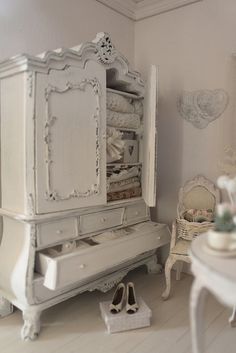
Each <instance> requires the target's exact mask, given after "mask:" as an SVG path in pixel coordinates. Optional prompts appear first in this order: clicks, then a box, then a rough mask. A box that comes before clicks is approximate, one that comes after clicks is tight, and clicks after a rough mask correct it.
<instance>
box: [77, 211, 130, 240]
mask: <svg viewBox="0 0 236 353" xmlns="http://www.w3.org/2000/svg"><path fill="white" fill-rule="evenodd" d="M123 216H124V208H115V209H113V210H109V211H103V212H97V213H91V214H88V215H84V216H81V217H80V233H81V234H86V233H92V232H95V231H99V230H103V229H107V228H112V227H116V226H119V225H121V224H122V222H123Z"/></svg>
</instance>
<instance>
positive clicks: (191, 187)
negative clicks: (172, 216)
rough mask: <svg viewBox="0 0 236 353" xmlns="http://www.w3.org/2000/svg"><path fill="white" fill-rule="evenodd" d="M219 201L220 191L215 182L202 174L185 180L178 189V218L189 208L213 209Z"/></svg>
mask: <svg viewBox="0 0 236 353" xmlns="http://www.w3.org/2000/svg"><path fill="white" fill-rule="evenodd" d="M219 201H220V191H219V189H218V188H217V187H216V186H215V184H214V183H213V182H212V181H210V180H208V179H206V178H205V177H204V176H202V175H197V176H196V177H195V178H193V179H192V180H189V181H187V182H186V183H185V184H184V186H183V187H182V188H181V189H180V191H179V201H178V206H177V216H178V218H180V217H181V215H182V214H183V213H184V212H185V211H186V210H189V209H198V210H199V209H204V210H207V209H212V210H213V211H214V210H215V207H216V205H217V203H219Z"/></svg>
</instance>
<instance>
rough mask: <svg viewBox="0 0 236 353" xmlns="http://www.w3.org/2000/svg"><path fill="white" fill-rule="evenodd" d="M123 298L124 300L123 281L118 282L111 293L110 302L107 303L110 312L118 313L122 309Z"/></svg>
mask: <svg viewBox="0 0 236 353" xmlns="http://www.w3.org/2000/svg"><path fill="white" fill-rule="evenodd" d="M124 300H125V285H124V283H119V284H118V286H117V287H116V290H115V293H114V295H113V298H112V302H111V304H110V305H109V309H110V312H111V313H112V314H117V313H119V312H120V311H121V309H122V306H123V303H124Z"/></svg>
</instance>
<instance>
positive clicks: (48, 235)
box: [37, 217, 78, 247]
mask: <svg viewBox="0 0 236 353" xmlns="http://www.w3.org/2000/svg"><path fill="white" fill-rule="evenodd" d="M37 234H38V236H37V246H38V247H43V246H47V245H50V244H54V243H58V242H61V241H64V240H66V239H71V238H75V237H77V235H78V226H77V219H76V218H75V217H71V218H65V219H61V220H58V221H56V222H50V223H43V224H39V225H38V231H37Z"/></svg>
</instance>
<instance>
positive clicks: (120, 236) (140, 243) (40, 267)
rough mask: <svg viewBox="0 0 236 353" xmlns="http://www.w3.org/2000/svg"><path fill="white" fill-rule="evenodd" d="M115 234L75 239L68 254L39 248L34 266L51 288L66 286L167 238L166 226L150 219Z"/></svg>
mask: <svg viewBox="0 0 236 353" xmlns="http://www.w3.org/2000/svg"><path fill="white" fill-rule="evenodd" d="M115 234H116V236H117V237H116V236H115V237H109V236H106V237H105V238H103V239H101V237H98V238H97V239H98V241H97V242H96V236H94V237H92V240H93V241H92V242H91V238H90V241H89V242H88V243H86V240H85V241H84V240H82V241H78V242H77V246H76V248H74V250H73V251H72V252H71V253H67V254H65V253H64V254H63V253H60V252H55V248H54V249H53V248H51V249H48V250H44V251H41V252H38V253H37V256H36V265H35V270H36V272H37V273H39V274H41V275H43V276H44V286H45V287H46V288H48V289H51V290H58V289H62V288H65V287H67V286H69V285H72V284H75V283H76V282H79V281H83V280H85V279H88V278H89V277H91V276H94V275H97V274H98V273H101V272H103V271H104V270H108V269H112V267H113V266H115V265H118V264H120V263H123V262H126V261H128V260H130V259H132V258H134V257H136V256H137V255H140V254H142V253H144V252H146V251H149V250H154V249H156V248H158V247H160V246H162V245H164V244H167V243H168V242H169V241H170V233H169V230H168V228H167V227H166V226H165V225H162V224H157V223H153V222H143V223H139V224H138V225H135V226H132V227H127V228H126V230H125V231H124V229H123V230H122V229H121V230H120V231H119V230H116V231H115ZM113 235H114V233H113ZM52 250H54V251H53V252H52Z"/></svg>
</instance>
